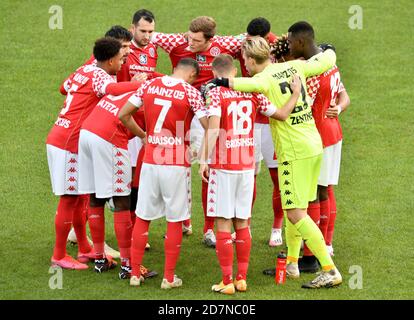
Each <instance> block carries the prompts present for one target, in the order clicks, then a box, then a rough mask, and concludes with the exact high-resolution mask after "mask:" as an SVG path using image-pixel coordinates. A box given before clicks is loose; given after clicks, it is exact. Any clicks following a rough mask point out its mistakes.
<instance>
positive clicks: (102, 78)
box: [46, 65, 115, 153]
mask: <svg viewBox="0 0 414 320" xmlns="http://www.w3.org/2000/svg"><path fill="white" fill-rule="evenodd" d="M110 83H115V80H114V78H113V77H112V76H110V75H109V74H108V73H107V72H105V71H104V70H103V69H101V68H99V67H96V66H93V65H84V66H82V67H80V68H79V69H78V70H76V72H74V73H73V74H72V75H71V76H70V78H69V79H68V80H67V81H66V85H67V88H68V92H67V96H66V99H65V102H64V104H63V108H62V110H61V111H60V114H59V116H58V119H57V120H56V122H55V124H54V126H53V127H52V129H51V130H50V132H49V135H48V136H47V140H46V143H47V144H50V145H53V146H55V147H58V148H60V149H63V150H67V151H70V152H72V153H78V142H79V132H80V128H81V125H82V123H83V121H84V120H85V119H86V118H87V117H88V116H89V114H90V113H91V112H92V110H93V108H94V107H95V106H96V104H97V103H98V102H99V100H100V99H101V98H102V97H103V96H104V95H105V94H106V91H105V90H106V87H107V86H108V84H110Z"/></svg>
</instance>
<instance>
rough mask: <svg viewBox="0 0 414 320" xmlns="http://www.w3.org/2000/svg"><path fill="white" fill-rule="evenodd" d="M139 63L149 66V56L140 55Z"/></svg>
mask: <svg viewBox="0 0 414 320" xmlns="http://www.w3.org/2000/svg"><path fill="white" fill-rule="evenodd" d="M139 63H140V64H147V63H148V56H147V55H146V54H144V53H140V54H139Z"/></svg>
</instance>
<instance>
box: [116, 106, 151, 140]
mask: <svg viewBox="0 0 414 320" xmlns="http://www.w3.org/2000/svg"><path fill="white" fill-rule="evenodd" d="M137 111H138V108H137V107H136V106H134V105H133V104H132V103H131V102H129V101H128V102H127V103H126V104H125V105H124V106H123V107H122V109H121V111H120V112H119V120H121V122H122V123H123V124H124V126H125V127H126V128H128V130H129V131H131V132H132V133H133V134H135V135H136V136H137V137H139V138H141V139H143V140H144V139H145V131H144V130H142V128H141V127H140V126H139V125H138V124H137V123H136V122H135V120H134V118H133V117H132V116H133V115H134V114H135V113H136V112H137Z"/></svg>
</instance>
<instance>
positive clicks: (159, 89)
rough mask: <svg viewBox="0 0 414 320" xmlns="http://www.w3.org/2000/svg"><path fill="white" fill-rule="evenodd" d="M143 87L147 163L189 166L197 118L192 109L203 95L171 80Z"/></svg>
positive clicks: (175, 79) (151, 83) (164, 79)
mask: <svg viewBox="0 0 414 320" xmlns="http://www.w3.org/2000/svg"><path fill="white" fill-rule="evenodd" d="M144 87H145V88H143V108H144V115H145V123H146V128H147V145H146V149H145V157H144V162H146V163H151V164H168V165H180V166H190V163H189V161H188V156H187V151H188V150H187V149H188V146H189V141H190V139H189V134H187V133H188V131H189V129H190V125H191V120H192V118H193V116H194V111H193V110H194V109H193V108H192V105H194V104H195V103H196V104H200V103H201V96H200V93H199V92H198V91H197V90H196V89H195V88H194V87H192V86H191V85H189V84H188V83H186V82H185V81H183V80H180V79H177V78H173V77H170V76H164V77H161V78H156V79H153V80H152V81H150V82H148V84H147V85H144ZM196 100H197V101H196ZM194 101H196V102H194Z"/></svg>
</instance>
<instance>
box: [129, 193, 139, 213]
mask: <svg viewBox="0 0 414 320" xmlns="http://www.w3.org/2000/svg"><path fill="white" fill-rule="evenodd" d="M129 198H130V206H129V210H130V211H135V210H136V208H137V200H138V188H131V194H130V195H129Z"/></svg>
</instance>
